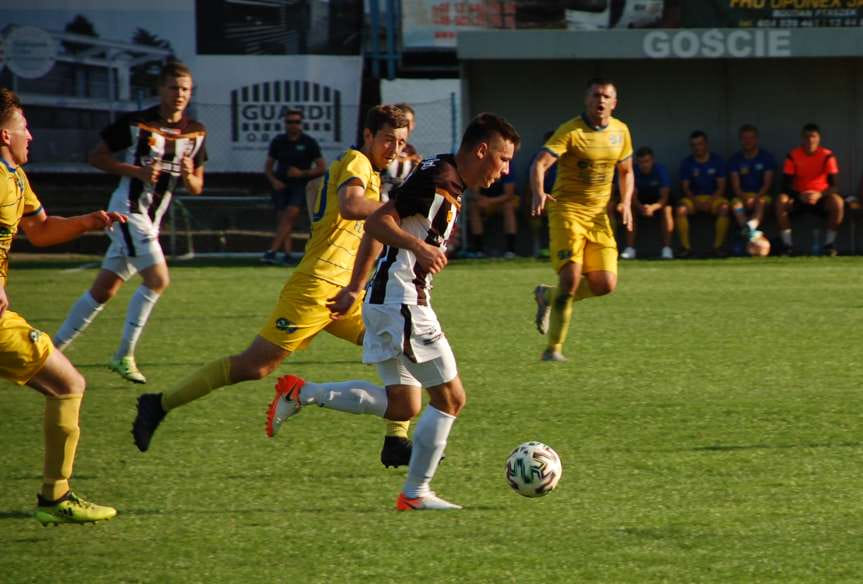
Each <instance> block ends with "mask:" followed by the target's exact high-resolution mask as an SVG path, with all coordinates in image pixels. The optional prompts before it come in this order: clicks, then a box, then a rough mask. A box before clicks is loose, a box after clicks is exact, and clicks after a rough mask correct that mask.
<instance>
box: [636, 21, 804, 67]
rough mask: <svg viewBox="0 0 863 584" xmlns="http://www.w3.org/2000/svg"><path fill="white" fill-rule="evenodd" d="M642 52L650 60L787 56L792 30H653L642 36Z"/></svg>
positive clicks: (789, 49)
mask: <svg viewBox="0 0 863 584" xmlns="http://www.w3.org/2000/svg"><path fill="white" fill-rule="evenodd" d="M642 50H643V51H644V55H645V56H646V57H650V58H651V59H718V58H732V59H743V58H747V57H790V56H791V31H790V30H784V29H737V30H730V31H722V30H719V29H716V28H713V29H710V30H704V31H695V30H680V31H667V30H653V31H650V32H648V33H647V34H646V35H645V36H644V43H643V46H642Z"/></svg>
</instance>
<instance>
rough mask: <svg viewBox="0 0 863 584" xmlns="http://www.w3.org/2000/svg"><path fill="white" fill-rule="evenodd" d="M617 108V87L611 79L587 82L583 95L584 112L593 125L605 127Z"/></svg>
mask: <svg viewBox="0 0 863 584" xmlns="http://www.w3.org/2000/svg"><path fill="white" fill-rule="evenodd" d="M616 107H617V86H615V85H614V82H613V81H612V80H611V79H606V78H604V77H594V78H593V79H591V80H590V81H588V82H587V89H586V91H585V93H584V111H585V112H586V113H587V115H588V116H590V118H591V120H592V121H593V122H594V123H599V124H600V125H603V126H604V125H606V124H607V123H608V118H610V117H611V113H612V112H613V111H614V108H616Z"/></svg>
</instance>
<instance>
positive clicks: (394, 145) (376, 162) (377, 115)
mask: <svg viewBox="0 0 863 584" xmlns="http://www.w3.org/2000/svg"><path fill="white" fill-rule="evenodd" d="M407 139H408V119H407V116H405V114H404V112H403V111H402V110H400V109H399V108H397V107H396V106H394V105H376V106H375V107H373V108H371V109H370V110H369V111H368V113H367V114H366V120H365V123H364V124H363V153H364V154H365V155H366V156H368V158H369V160H370V161H371V163H372V166H373V167H375V168H376V169H378V170H381V169H382V168H384V167H386V165H387V164H389V163H390V162H392V161H393V160H394V159H395V158H396V157H397V156H398V155H399V154H400V153H401V151H402V148H404V147H405V144H406V143H407Z"/></svg>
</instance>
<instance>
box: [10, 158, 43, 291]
mask: <svg viewBox="0 0 863 584" xmlns="http://www.w3.org/2000/svg"><path fill="white" fill-rule="evenodd" d="M40 211H42V204H41V203H40V202H39V199H38V198H36V193H34V192H33V189H31V188H30V182H29V181H28V180H27V175H26V174H24V169H23V168H21V167H20V166H19V167H18V168H13V167H11V166H9V163H7V162H6V161H5V160H3V159H2V158H0V286H5V285H6V278H7V274H8V272H9V248H11V247H12V240H13V239H15V234H16V233H18V224H19V223H20V222H21V217H29V216H31V215H36V214H38V213H39V212H40Z"/></svg>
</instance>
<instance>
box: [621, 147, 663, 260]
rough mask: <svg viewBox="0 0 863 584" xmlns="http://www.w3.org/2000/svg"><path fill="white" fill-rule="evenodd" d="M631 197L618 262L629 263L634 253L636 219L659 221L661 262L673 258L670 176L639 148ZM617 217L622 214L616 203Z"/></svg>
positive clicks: (648, 150) (650, 155)
mask: <svg viewBox="0 0 863 584" xmlns="http://www.w3.org/2000/svg"><path fill="white" fill-rule="evenodd" d="M634 171H635V193H634V195H633V197H632V229H631V230H630V231H627V232H626V249H624V250H623V253H621V254H620V257H621V259H624V260H633V259H635V257H636V251H635V229H636V226H637V225H638V221H637V220H636V217H639V216H641V217H645V218H647V219H650V218H652V217H657V216H658V217H659V218H660V219H661V220H662V252H661V257H662V259H664V260H670V259H672V258H673V257H674V252H672V250H671V236H672V234H673V233H674V218H673V217H672V216H671V204H670V197H671V176H670V175H669V174H668V169H667V168H665V165H663V164H660V163H658V162H656V159H655V158H654V156H653V150H651V148H650V147H649V146H642V147H641V148H639V149H638V150H637V151H636V152H635V168H634ZM615 210H616V211H617V213H618V214H619V215H622V214H623V207H622V203H617V206H616V209H615Z"/></svg>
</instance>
